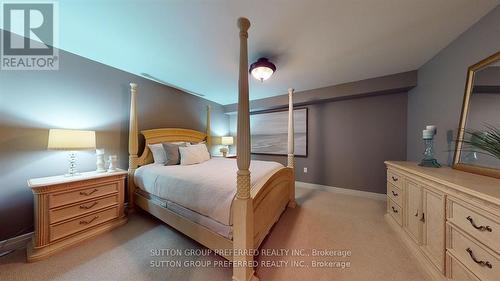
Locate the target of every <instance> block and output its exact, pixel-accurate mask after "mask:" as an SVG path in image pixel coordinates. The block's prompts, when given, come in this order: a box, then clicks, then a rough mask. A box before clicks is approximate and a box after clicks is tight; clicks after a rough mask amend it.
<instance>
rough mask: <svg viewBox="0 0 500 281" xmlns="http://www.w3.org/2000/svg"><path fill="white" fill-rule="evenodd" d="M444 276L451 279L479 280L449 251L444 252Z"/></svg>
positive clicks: (462, 280) (457, 280)
mask: <svg viewBox="0 0 500 281" xmlns="http://www.w3.org/2000/svg"><path fill="white" fill-rule="evenodd" d="M446 271H447V273H446V277H447V278H448V279H449V280H453V281H480V280H479V279H478V278H477V277H476V276H475V275H474V274H473V273H472V272H470V271H469V270H468V269H467V268H465V266H464V265H463V264H461V263H460V262H459V261H457V260H456V259H455V258H454V257H453V256H451V255H450V254H449V253H446Z"/></svg>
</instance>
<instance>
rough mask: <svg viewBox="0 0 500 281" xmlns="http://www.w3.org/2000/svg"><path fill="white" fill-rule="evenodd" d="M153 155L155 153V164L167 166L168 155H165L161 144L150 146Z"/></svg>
mask: <svg viewBox="0 0 500 281" xmlns="http://www.w3.org/2000/svg"><path fill="white" fill-rule="evenodd" d="M148 147H149V149H150V150H151V153H153V160H154V163H155V164H162V165H165V162H166V161H167V155H166V154H165V150H164V149H163V145H162V144H161V143H155V144H148Z"/></svg>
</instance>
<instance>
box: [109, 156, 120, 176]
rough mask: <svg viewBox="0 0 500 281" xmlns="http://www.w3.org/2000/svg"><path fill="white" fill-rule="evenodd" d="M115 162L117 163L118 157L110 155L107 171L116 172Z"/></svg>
mask: <svg viewBox="0 0 500 281" xmlns="http://www.w3.org/2000/svg"><path fill="white" fill-rule="evenodd" d="M117 164H118V157H117V156H116V155H110V156H109V167H108V173H114V172H116V171H117V170H118V168H117Z"/></svg>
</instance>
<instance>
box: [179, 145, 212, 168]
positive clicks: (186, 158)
mask: <svg viewBox="0 0 500 281" xmlns="http://www.w3.org/2000/svg"><path fill="white" fill-rule="evenodd" d="M179 153H180V155H181V165H192V164H199V163H203V162H205V161H207V160H209V159H210V153H208V149H207V146H206V145H205V144H195V145H190V146H186V147H179Z"/></svg>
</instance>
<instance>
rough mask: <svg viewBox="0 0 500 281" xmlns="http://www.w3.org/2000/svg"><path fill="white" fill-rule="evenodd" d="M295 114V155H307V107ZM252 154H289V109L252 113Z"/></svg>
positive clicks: (295, 110)
mask: <svg viewBox="0 0 500 281" xmlns="http://www.w3.org/2000/svg"><path fill="white" fill-rule="evenodd" d="M293 114H294V133H295V134H294V137H295V138H294V141H295V153H294V154H295V155H296V156H302V157H307V108H297V109H294V111H293ZM250 136H251V144H252V149H251V152H252V154H265V155H287V151H288V149H287V145H288V109H284V110H273V111H261V112H255V113H252V114H251V115H250Z"/></svg>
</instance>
